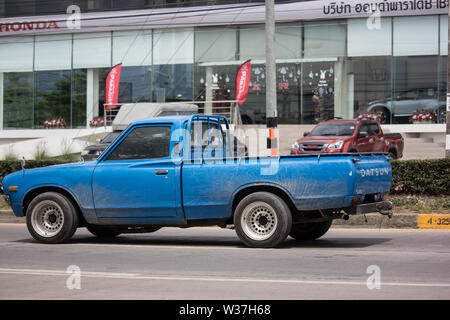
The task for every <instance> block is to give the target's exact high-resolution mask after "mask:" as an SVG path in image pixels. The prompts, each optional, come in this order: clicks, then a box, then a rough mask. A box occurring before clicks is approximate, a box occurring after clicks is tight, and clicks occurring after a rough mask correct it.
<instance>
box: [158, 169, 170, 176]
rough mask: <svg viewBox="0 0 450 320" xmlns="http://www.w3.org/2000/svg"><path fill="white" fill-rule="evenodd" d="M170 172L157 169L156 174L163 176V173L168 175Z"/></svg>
mask: <svg viewBox="0 0 450 320" xmlns="http://www.w3.org/2000/svg"><path fill="white" fill-rule="evenodd" d="M168 173H169V170H156V171H155V174H156V175H157V176H163V175H166V174H168Z"/></svg>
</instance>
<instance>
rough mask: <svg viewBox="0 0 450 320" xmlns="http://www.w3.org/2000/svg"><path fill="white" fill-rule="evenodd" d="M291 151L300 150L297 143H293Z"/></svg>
mask: <svg viewBox="0 0 450 320" xmlns="http://www.w3.org/2000/svg"><path fill="white" fill-rule="evenodd" d="M292 149H297V150H298V149H300V145H299V144H298V142H295V143H294V144H293V145H292Z"/></svg>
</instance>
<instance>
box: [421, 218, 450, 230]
mask: <svg viewBox="0 0 450 320" xmlns="http://www.w3.org/2000/svg"><path fill="white" fill-rule="evenodd" d="M417 227H418V228H419V229H450V214H419V215H418V217H417Z"/></svg>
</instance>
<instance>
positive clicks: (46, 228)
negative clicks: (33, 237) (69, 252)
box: [31, 200, 64, 237]
mask: <svg viewBox="0 0 450 320" xmlns="http://www.w3.org/2000/svg"><path fill="white" fill-rule="evenodd" d="M31 224H32V226H33V229H34V230H35V231H36V232H37V233H38V234H39V235H41V236H43V237H53V236H55V235H56V234H58V232H60V231H61V229H62V226H63V224H64V215H63V210H62V208H61V207H60V206H59V205H58V204H57V203H56V202H54V201H50V200H45V201H42V202H40V203H39V204H38V205H37V206H36V207H35V208H34V209H33V211H32V212H31Z"/></svg>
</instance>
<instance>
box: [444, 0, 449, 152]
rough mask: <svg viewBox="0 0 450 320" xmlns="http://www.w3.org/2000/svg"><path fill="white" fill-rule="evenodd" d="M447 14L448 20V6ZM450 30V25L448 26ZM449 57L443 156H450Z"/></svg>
mask: <svg viewBox="0 0 450 320" xmlns="http://www.w3.org/2000/svg"><path fill="white" fill-rule="evenodd" d="M448 16H449V20H450V7H449V8H448ZM448 28H449V31H450V25H449V26H448ZM448 49H449V50H450V33H449V34H448ZM449 61H450V60H449V59H448V58H447V97H446V99H447V103H446V105H447V112H446V113H447V115H446V116H447V117H446V118H447V119H446V120H447V121H446V123H447V130H446V137H445V157H446V158H450V63H449Z"/></svg>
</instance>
